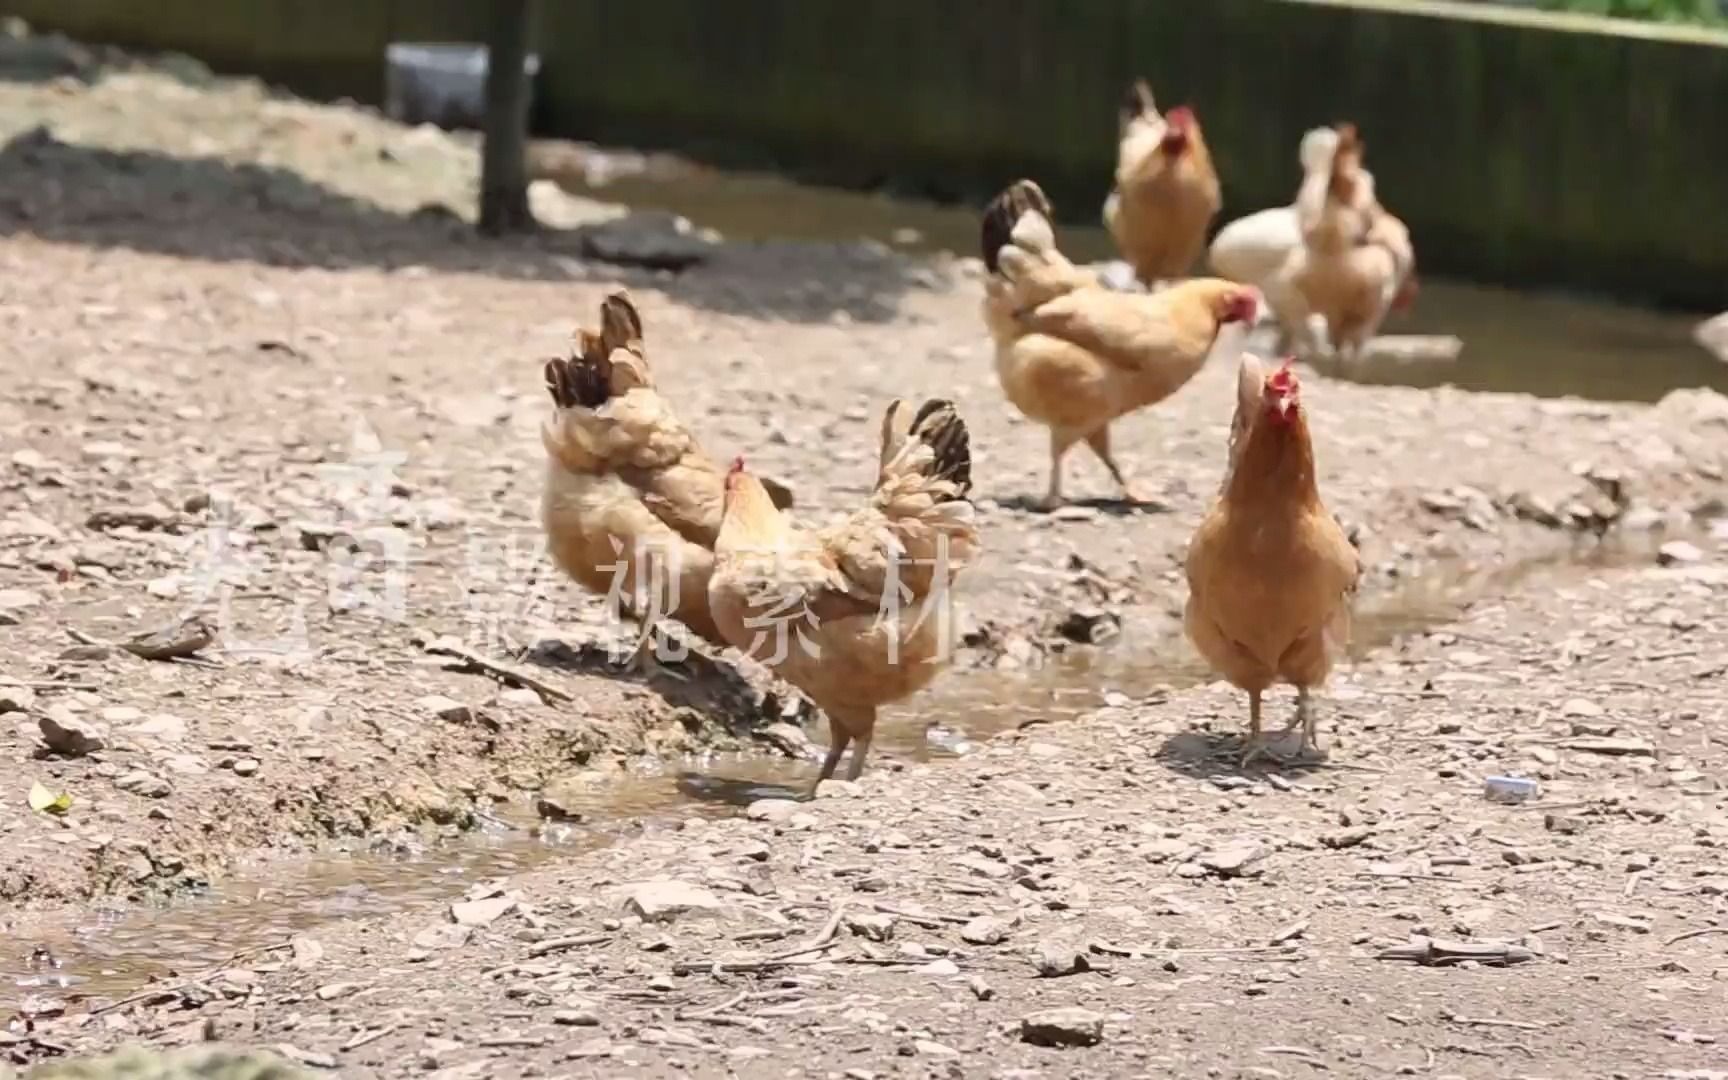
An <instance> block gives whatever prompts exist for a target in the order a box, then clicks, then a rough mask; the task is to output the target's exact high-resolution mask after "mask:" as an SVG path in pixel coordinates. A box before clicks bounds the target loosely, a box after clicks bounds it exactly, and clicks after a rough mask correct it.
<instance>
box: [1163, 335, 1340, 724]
mask: <svg viewBox="0 0 1728 1080" xmlns="http://www.w3.org/2000/svg"><path fill="white" fill-rule="evenodd" d="M1237 398H1238V400H1237V411H1236V418H1235V422H1234V424H1233V427H1232V432H1231V447H1230V463H1229V468H1228V471H1227V473H1226V476H1225V481H1224V487H1223V491H1222V492H1221V493H1220V495H1219V497H1218V500H1217V502H1216V503H1215V504H1214V505H1213V507H1212V510H1211V512H1210V513H1208V514H1207V515H1206V518H1205V520H1204V521H1202V522H1201V524H1200V527H1199V529H1198V530H1197V531H1196V532H1195V534H1194V538H1193V540H1192V542H1191V543H1190V544H1189V548H1188V559H1187V574H1188V588H1189V597H1188V605H1187V611H1186V616H1185V624H1186V628H1187V631H1188V636H1189V638H1190V639H1191V640H1192V641H1193V642H1194V645H1195V648H1197V649H1198V650H1199V652H1200V655H1201V656H1203V657H1204V658H1205V659H1206V661H1207V662H1208V663H1209V664H1211V665H1212V667H1213V668H1214V669H1216V670H1217V671H1218V672H1219V673H1220V674H1221V675H1223V676H1224V677H1225V678H1226V679H1228V680H1229V681H1230V682H1231V683H1233V684H1235V685H1236V686H1238V687H1240V688H1242V689H1243V690H1246V691H1248V692H1249V693H1250V695H1252V710H1253V714H1254V721H1255V724H1254V726H1255V733H1256V734H1258V713H1259V695H1260V694H1261V693H1262V692H1263V691H1265V690H1266V689H1267V688H1268V687H1270V686H1272V685H1273V684H1274V683H1278V682H1287V683H1290V684H1292V685H1294V686H1296V687H1298V688H1299V689H1301V690H1302V691H1304V693H1305V692H1306V691H1307V690H1308V689H1311V688H1315V687H1318V686H1320V685H1322V684H1323V683H1324V682H1325V680H1326V677H1327V675H1328V673H1329V672H1330V671H1331V669H1332V665H1333V663H1334V662H1335V661H1336V659H1337V658H1338V656H1339V655H1340V654H1341V652H1342V650H1343V649H1344V647H1345V645H1346V644H1347V643H1348V641H1349V637H1350V620H1351V604H1352V601H1353V598H1354V595H1355V591H1356V585H1357V580H1358V578H1359V577H1360V574H1361V564H1360V562H1359V560H1358V558H1357V554H1356V549H1355V548H1354V547H1353V546H1352V545H1351V543H1350V541H1349V538H1348V537H1347V536H1346V535H1345V533H1344V530H1343V528H1342V527H1340V526H1339V524H1338V522H1337V520H1336V519H1335V518H1333V516H1332V515H1331V513H1329V512H1328V511H1327V509H1326V507H1325V505H1324V504H1323V503H1322V502H1321V499H1320V492H1319V488H1318V485H1317V483H1316V480H1315V469H1314V449H1313V443H1312V439H1311V436H1310V434H1309V431H1308V422H1307V417H1306V415H1305V411H1304V406H1302V405H1301V404H1300V401H1299V398H1298V397H1297V393H1296V380H1295V373H1294V372H1293V371H1290V370H1289V369H1288V368H1286V369H1284V370H1283V371H1281V372H1275V373H1273V374H1271V375H1267V374H1266V373H1265V372H1264V371H1263V369H1262V368H1261V366H1260V365H1259V363H1258V362H1256V361H1255V360H1254V359H1253V358H1252V357H1245V358H1244V359H1243V363H1242V371H1241V374H1240V376H1239V381H1238V392H1237ZM1280 398H1284V399H1287V400H1285V401H1284V402H1282V403H1281V401H1280ZM1286 410H1287V411H1286Z"/></svg>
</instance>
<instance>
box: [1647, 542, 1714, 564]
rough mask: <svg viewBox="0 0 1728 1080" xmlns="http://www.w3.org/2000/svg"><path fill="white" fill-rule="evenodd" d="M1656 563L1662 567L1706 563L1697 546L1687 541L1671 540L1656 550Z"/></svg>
mask: <svg viewBox="0 0 1728 1080" xmlns="http://www.w3.org/2000/svg"><path fill="white" fill-rule="evenodd" d="M1656 561H1657V562H1658V563H1659V564H1661V565H1662V566H1678V565H1680V564H1682V563H1696V562H1702V561H1704V553H1703V552H1702V551H1700V550H1698V546H1697V545H1696V544H1691V543H1687V542H1686V541H1685V540H1670V541H1668V542H1667V543H1666V544H1663V545H1662V546H1661V547H1659V548H1657V549H1656Z"/></svg>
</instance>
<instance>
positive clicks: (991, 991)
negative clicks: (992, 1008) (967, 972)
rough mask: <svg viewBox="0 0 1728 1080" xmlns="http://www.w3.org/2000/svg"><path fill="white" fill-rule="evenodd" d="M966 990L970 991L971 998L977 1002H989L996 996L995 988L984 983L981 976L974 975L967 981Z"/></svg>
mask: <svg viewBox="0 0 1728 1080" xmlns="http://www.w3.org/2000/svg"><path fill="white" fill-rule="evenodd" d="M966 988H967V989H968V990H970V991H972V996H973V997H975V998H977V999H978V1000H979V1001H989V1000H990V999H992V998H994V997H995V996H996V988H995V987H993V986H991V985H990V984H989V983H987V982H985V981H984V976H982V975H974V976H972V977H971V978H970V979H967V980H966Z"/></svg>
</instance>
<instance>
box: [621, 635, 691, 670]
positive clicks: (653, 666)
mask: <svg viewBox="0 0 1728 1080" xmlns="http://www.w3.org/2000/svg"><path fill="white" fill-rule="evenodd" d="M667 644H670V642H668V641H667V640H666V638H665V637H664V635H663V634H662V633H661V631H659V630H658V629H649V630H648V631H646V632H645V633H643V634H642V636H641V637H639V638H637V639H636V649H635V651H634V652H632V653H631V654H630V658H629V659H628V660H626V661H624V663H623V664H621V665H619V670H621V671H623V672H625V673H626V674H629V675H640V676H641V677H642V678H643V679H645V680H649V681H652V680H654V679H656V678H660V677H661V676H664V677H666V678H668V679H675V680H677V681H678V682H689V681H690V676H688V675H685V674H683V673H681V672H677V671H673V670H672V669H671V668H670V667H667V666H666V665H665V664H662V663H661V662H660V656H659V653H660V649H661V647H662V646H663V645H667ZM668 651H670V650H668Z"/></svg>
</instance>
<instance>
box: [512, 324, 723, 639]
mask: <svg viewBox="0 0 1728 1080" xmlns="http://www.w3.org/2000/svg"><path fill="white" fill-rule="evenodd" d="M601 327H602V328H601V331H600V333H599V334H593V333H589V332H587V331H582V332H581V334H580V335H579V338H580V340H579V349H578V354H577V355H576V356H574V357H572V358H571V359H569V360H554V361H551V362H550V363H549V364H548V365H547V382H548V386H549V388H550V390H551V392H552V396H553V400H554V404H555V405H556V406H557V408H556V412H555V413H554V415H553V417H552V419H551V420H550V421H549V422H548V423H546V424H545V425H543V426H542V428H541V441H542V443H543V444H544V445H545V448H546V456H547V466H546V486H545V491H544V495H543V498H542V503H541V515H542V520H543V523H544V526H545V529H546V537H547V542H548V545H549V546H550V549H551V553H552V557H553V559H554V561H555V562H557V564H558V566H559V567H560V568H561V569H563V570H564V572H565V573H567V574H569V575H570V576H571V577H572V578H575V579H576V581H577V582H578V583H580V584H581V585H582V586H583V587H584V588H586V589H589V590H590V591H592V592H596V593H599V594H600V595H602V596H605V595H608V593H609V591H611V590H615V589H617V588H618V587H619V586H618V585H617V584H616V579H617V572H616V570H615V569H614V568H615V567H618V566H620V565H621V566H622V573H623V580H622V592H621V597H620V598H621V599H622V600H623V601H624V603H623V606H624V607H625V609H626V611H628V612H629V613H630V614H632V615H635V616H637V617H645V616H646V615H648V614H649V612H648V611H646V610H642V605H641V604H640V603H638V602H636V601H633V600H632V599H631V598H632V597H635V596H637V594H638V592H639V591H640V592H642V593H643V595H647V593H648V591H649V590H650V588H652V587H654V585H653V583H655V582H659V581H666V582H670V581H672V580H674V579H675V580H676V590H675V595H674V592H673V591H672V590H670V589H663V590H662V591H661V592H660V596H662V597H664V598H666V599H668V600H671V599H675V605H674V606H673V607H672V610H669V611H660V612H657V614H660V615H666V616H671V617H674V618H676V619H677V620H678V621H679V622H681V623H683V624H684V625H685V626H687V627H689V628H690V629H691V630H692V631H694V632H695V633H697V634H699V635H700V636H702V637H703V638H705V639H707V640H708V641H710V642H713V643H715V644H720V645H723V644H724V643H725V642H724V639H723V638H722V637H721V636H720V632H719V630H718V628H717V627H716V626H715V625H714V620H713V617H712V615H711V614H710V613H709V610H708V578H709V575H710V574H711V572H712V570H713V566H714V556H713V547H714V542H715V539H716V538H717V537H718V535H719V532H720V511H721V500H722V495H723V493H724V487H725V474H724V473H722V472H721V470H720V469H719V468H718V467H717V466H716V465H715V464H714V462H713V461H712V460H710V459H709V458H708V456H707V455H706V454H704V453H703V452H702V449H701V447H700V446H698V445H697V443H696V439H695V438H694V437H693V436H692V435H691V434H690V432H689V431H688V430H687V429H686V428H685V427H684V425H683V424H682V423H680V422H679V420H678V418H677V416H676V415H675V414H674V413H673V411H672V409H671V407H670V406H669V405H668V404H667V403H666V400H665V399H664V398H662V397H661V396H660V394H659V393H658V392H657V391H656V390H655V389H654V385H653V380H652V378H651V377H650V375H649V371H648V364H647V357H646V354H645V350H644V348H643V344H642V329H641V322H640V319H639V317H638V316H637V314H636V311H635V308H634V307H633V306H632V305H631V304H630V301H629V300H628V299H627V298H626V297H624V296H623V295H622V294H615V295H613V296H610V297H608V298H607V299H606V301H605V303H604V304H603V305H602V308H601Z"/></svg>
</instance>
